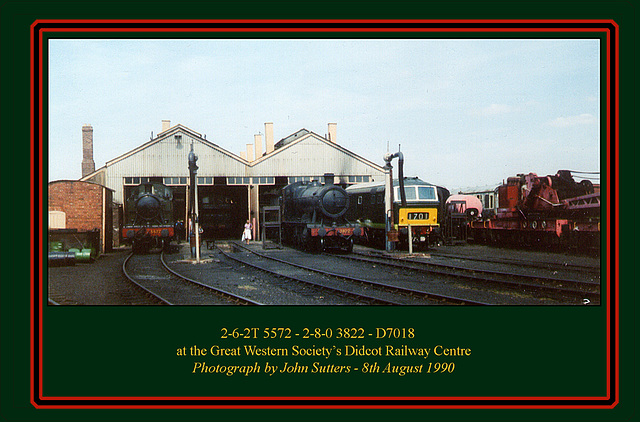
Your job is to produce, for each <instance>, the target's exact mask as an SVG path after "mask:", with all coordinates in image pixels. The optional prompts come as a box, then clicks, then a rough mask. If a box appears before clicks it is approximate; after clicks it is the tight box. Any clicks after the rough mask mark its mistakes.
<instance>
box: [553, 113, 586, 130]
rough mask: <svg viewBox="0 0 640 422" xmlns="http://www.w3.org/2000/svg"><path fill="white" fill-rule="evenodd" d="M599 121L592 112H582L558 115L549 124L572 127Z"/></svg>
mask: <svg viewBox="0 0 640 422" xmlns="http://www.w3.org/2000/svg"><path fill="white" fill-rule="evenodd" d="M597 123H598V118H597V117H595V116H594V115H592V114H580V115H578V116H569V117H558V118H557V119H555V120H552V121H550V122H549V126H553V127H560V128H562V127H571V126H583V125H595V124H597Z"/></svg>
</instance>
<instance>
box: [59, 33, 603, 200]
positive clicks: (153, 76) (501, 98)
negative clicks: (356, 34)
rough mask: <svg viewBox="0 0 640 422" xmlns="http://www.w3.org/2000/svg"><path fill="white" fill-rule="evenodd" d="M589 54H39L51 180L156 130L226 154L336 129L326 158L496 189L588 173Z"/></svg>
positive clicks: (90, 46)
mask: <svg viewBox="0 0 640 422" xmlns="http://www.w3.org/2000/svg"><path fill="white" fill-rule="evenodd" d="M600 78H601V75H600V47H599V41H598V40H595V39H593V40H590V39H586V40H580V39H554V40H543V39H537V40H536V39H534V40H525V39H513V40H506V39H501V40H488V39H485V40H474V39H465V40H418V39H415V40H355V39H354V40H346V39H345V40H309V39H307V40H80V39H77V40H51V41H50V44H49V122H50V127H49V141H50V157H49V161H50V168H49V179H50V180H59V179H78V178H79V177H80V175H81V161H82V132H81V129H82V125H83V124H91V125H92V126H93V130H94V160H95V163H96V168H99V167H102V166H103V165H104V164H105V162H106V161H108V160H110V159H113V158H115V157H117V156H119V155H121V154H123V153H125V152H127V151H130V150H131V149H133V148H135V147H137V146H139V145H141V144H143V143H144V142H147V141H148V140H149V138H150V135H151V132H153V133H154V134H157V133H158V132H159V131H160V130H161V121H162V120H163V119H168V120H171V124H172V125H175V124H178V123H180V124H183V125H185V126H187V127H189V128H191V129H193V130H195V131H196V132H199V133H201V134H206V135H207V140H209V141H212V142H214V143H216V144H217V145H219V146H221V147H222V148H224V149H226V150H228V151H230V152H233V153H236V154H239V153H240V151H242V150H244V148H245V144H247V143H251V142H253V135H254V134H256V133H262V132H264V123H265V122H273V123H274V137H275V139H276V141H277V140H279V139H281V138H283V137H285V136H287V135H289V134H291V133H293V132H295V131H297V130H299V129H301V128H306V129H308V130H311V131H313V132H316V133H318V134H320V135H325V134H326V132H327V123H329V122H333V123H337V137H338V143H340V144H341V145H342V146H344V147H346V148H347V149H349V150H351V151H353V152H355V153H357V154H359V155H361V156H363V157H365V158H367V159H369V160H371V161H374V162H376V163H379V164H381V165H382V164H383V160H382V156H383V154H384V153H385V152H386V151H387V145H389V149H390V151H391V152H395V151H397V150H398V146H399V145H401V150H402V152H403V154H404V156H405V175H407V176H419V177H420V178H422V179H423V180H426V181H429V182H432V183H437V184H439V185H443V186H446V187H447V188H449V189H451V190H455V189H457V188H460V187H472V186H497V185H498V184H500V183H501V182H502V181H503V180H504V179H506V178H507V177H509V176H513V175H516V174H518V173H529V172H534V173H538V174H539V175H547V174H554V173H555V172H556V171H557V170H559V169H569V170H576V171H585V172H595V171H599V169H600V165H599V164H600V123H601V122H600V118H599V115H600V96H601V92H600Z"/></svg>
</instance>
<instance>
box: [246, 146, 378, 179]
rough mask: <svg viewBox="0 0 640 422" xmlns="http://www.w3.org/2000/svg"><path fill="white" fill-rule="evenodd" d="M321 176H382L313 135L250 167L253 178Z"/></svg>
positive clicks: (365, 164) (375, 177)
mask: <svg viewBox="0 0 640 422" xmlns="http://www.w3.org/2000/svg"><path fill="white" fill-rule="evenodd" d="M324 173H335V174H336V175H371V176H373V178H374V180H378V179H380V180H383V177H384V171H381V170H380V169H378V168H376V166H374V165H371V164H368V163H367V162H366V161H363V160H361V159H358V158H357V156H355V155H352V154H348V153H346V152H344V151H343V150H340V149H338V148H335V147H334V146H332V145H330V144H328V143H327V142H325V141H322V140H320V139H317V138H315V137H314V136H308V137H307V138H306V139H303V140H301V141H300V142H298V143H296V144H295V145H291V146H290V147H288V148H286V149H282V150H280V151H277V153H276V154H274V155H272V156H271V157H269V158H268V159H266V160H264V161H261V162H260V163H258V164H256V165H255V166H254V167H253V168H252V175H253V176H273V175H278V176H318V175H323V174H324Z"/></svg>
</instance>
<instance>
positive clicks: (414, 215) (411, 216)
mask: <svg viewBox="0 0 640 422" xmlns="http://www.w3.org/2000/svg"><path fill="white" fill-rule="evenodd" d="M428 219H429V213H428V212H410V213H407V220H428Z"/></svg>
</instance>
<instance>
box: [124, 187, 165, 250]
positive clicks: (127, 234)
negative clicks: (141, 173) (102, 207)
mask: <svg viewBox="0 0 640 422" xmlns="http://www.w3.org/2000/svg"><path fill="white" fill-rule="evenodd" d="M123 211H124V222H123V225H122V229H121V230H122V233H121V234H122V238H123V241H124V242H125V243H127V244H130V245H131V247H132V249H133V252H134V253H144V252H147V251H149V250H150V249H151V248H154V247H162V248H164V249H165V250H167V249H169V244H170V242H171V240H172V239H173V238H174V235H175V232H174V230H175V229H174V223H175V221H174V219H173V189H172V188H171V187H169V186H166V185H164V184H162V183H159V182H151V183H143V184H141V185H139V186H134V187H132V188H131V189H130V190H129V192H128V195H127V196H126V197H125V199H124V210H123Z"/></svg>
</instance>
